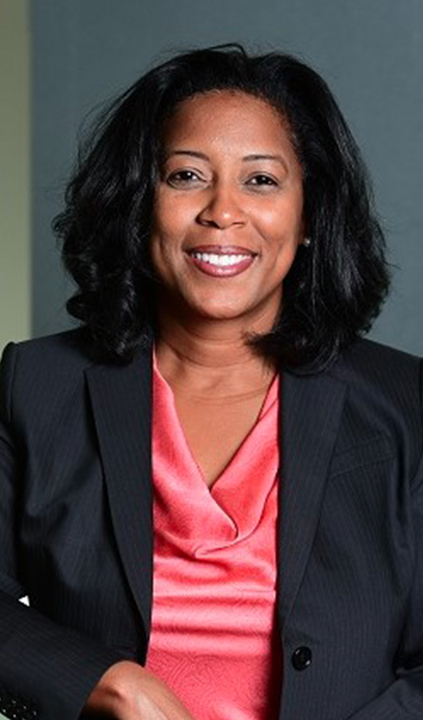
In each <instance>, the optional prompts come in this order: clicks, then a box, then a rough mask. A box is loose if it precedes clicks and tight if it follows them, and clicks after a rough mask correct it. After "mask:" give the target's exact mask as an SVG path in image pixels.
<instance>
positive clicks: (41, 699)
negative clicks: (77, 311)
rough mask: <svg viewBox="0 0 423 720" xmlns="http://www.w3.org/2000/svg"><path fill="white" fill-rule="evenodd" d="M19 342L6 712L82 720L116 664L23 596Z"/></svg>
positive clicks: (6, 541) (8, 356)
mask: <svg viewBox="0 0 423 720" xmlns="http://www.w3.org/2000/svg"><path fill="white" fill-rule="evenodd" d="M15 363H16V348H15V346H14V345H13V344H11V345H9V346H8V347H7V348H6V350H5V352H4V355H3V359H2V362H1V365H0V548H1V552H0V713H2V714H3V715H5V716H6V717H9V718H21V719H22V720H29V719H30V718H31V719H32V720H36V718H40V720H58V718H60V720H76V719H77V718H78V717H79V715H80V713H81V711H82V708H83V706H84V704H85V701H86V698H87V697H88V695H89V694H90V692H91V690H92V688H93V687H94V686H95V685H96V683H97V682H98V680H99V679H100V677H101V676H102V675H103V674H104V672H105V671H106V670H107V668H108V667H110V665H112V664H113V663H114V662H117V661H118V660H120V659H121V656H120V655H119V654H118V653H117V652H115V651H112V650H111V649H109V648H107V647H105V646H102V645H101V644H99V643H97V642H95V641H92V640H91V639H90V638H88V637H85V636H84V635H82V634H78V633H77V632H75V631H73V630H72V629H70V628H67V627H62V626H59V625H57V624H55V623H54V622H52V621H51V620H49V619H48V618H47V617H45V616H43V615H42V614H41V613H39V612H38V611H37V610H35V609H34V608H31V607H27V606H26V605H24V604H22V603H21V602H20V601H19V598H22V597H24V596H25V595H27V592H26V588H25V585H24V583H23V582H22V579H21V577H20V572H19V541H18V537H19V533H18V527H19V490H20V484H21V479H22V474H23V468H24V463H25V448H24V447H20V446H19V441H18V439H17V438H16V437H15V433H14V428H13V381H14V368H15Z"/></svg>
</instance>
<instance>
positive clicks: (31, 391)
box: [0, 330, 92, 417]
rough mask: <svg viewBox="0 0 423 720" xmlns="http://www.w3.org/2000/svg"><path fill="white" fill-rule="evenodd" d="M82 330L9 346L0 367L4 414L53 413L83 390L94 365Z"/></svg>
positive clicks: (0, 387) (0, 388) (0, 392)
mask: <svg viewBox="0 0 423 720" xmlns="http://www.w3.org/2000/svg"><path fill="white" fill-rule="evenodd" d="M86 348H87V343H86V342H85V341H84V336H83V333H82V332H81V331H80V330H72V331H69V332H63V333H58V334H56V335H51V336H48V337H43V338H38V339H35V340H27V341H24V342H20V343H10V344H9V345H8V346H7V347H6V348H5V350H4V352H3V357H2V362H1V367H0V394H1V398H0V400H1V403H0V404H1V408H2V415H3V413H4V412H5V409H6V413H7V415H8V416H15V417H18V416H21V415H22V416H23V415H30V414H31V413H33V412H35V410H34V408H37V412H38V408H41V407H42V408H45V410H46V411H47V409H50V410H51V411H53V408H58V407H60V406H62V405H63V404H64V403H66V402H67V401H68V400H69V398H70V397H71V396H72V395H73V396H74V395H75V392H77V391H79V390H82V389H83V385H84V372H85V370H86V369H87V368H88V367H90V365H92V361H91V360H90V358H89V356H88V353H87V350H86Z"/></svg>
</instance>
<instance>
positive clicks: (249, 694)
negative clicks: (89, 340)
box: [146, 368, 281, 720]
mask: <svg viewBox="0 0 423 720" xmlns="http://www.w3.org/2000/svg"><path fill="white" fill-rule="evenodd" d="M278 404H279V403H278V380H277V379H275V381H274V382H273V383H272V385H271V387H270V389H269V391H268V394H267V397H266V399H265V402H264V404H263V407H262V410H261V413H260V415H259V418H258V421H257V423H256V425H255V426H254V428H253V429H252V431H251V432H250V433H249V435H248V436H247V438H246V439H245V440H244V442H243V444H242V445H241V447H240V448H239V450H238V451H237V453H236V455H235V456H234V457H233V459H232V460H231V462H230V463H229V465H228V466H227V467H226V468H225V470H224V471H223V472H222V474H221V475H220V476H219V478H218V479H217V480H216V481H215V483H214V484H213V487H212V488H211V490H210V489H209V488H208V487H207V485H206V483H205V482H204V479H203V477H202V474H201V470H200V468H199V467H198V465H197V464H196V462H195V460H194V458H193V456H192V454H191V452H190V449H189V447H188V444H187V441H186V438H185V436H184V433H183V431H182V428H181V425H180V423H179V420H178V417H177V414H176V410H175V405H174V399H173V393H172V390H171V388H170V386H169V385H168V384H167V382H166V381H165V380H164V378H163V377H162V376H161V375H160V373H159V371H158V369H157V368H155V370H154V381H153V480H154V529H155V535H154V544H155V545H154V575H153V577H154V586H153V617H152V632H151V637H150V644H149V651H148V658H147V665H146V667H147V668H148V669H149V670H151V671H152V672H154V673H155V674H156V675H157V676H158V677H160V678H161V679H162V680H164V681H165V682H166V683H167V684H168V685H169V686H170V687H171V688H172V690H173V691H174V692H175V693H176V695H177V696H178V697H179V698H180V700H181V701H182V702H183V703H184V704H185V705H186V707H187V708H188V709H189V710H190V712H191V713H192V715H193V716H194V718H195V720H273V719H276V718H277V717H278V710H279V696H280V686H281V662H280V650H279V637H278V631H277V627H276V613H275V593H276V515H277V490H278V468H279V452H278V432H277V427H278Z"/></svg>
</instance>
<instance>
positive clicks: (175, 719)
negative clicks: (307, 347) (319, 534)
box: [86, 91, 304, 720]
mask: <svg viewBox="0 0 423 720" xmlns="http://www.w3.org/2000/svg"><path fill="white" fill-rule="evenodd" d="M303 238H304V227H303V189H302V171H301V166H300V164H299V162H298V160H297V157H296V154H295V151H294V148H293V146H292V143H291V140H290V137H289V132H288V129H287V127H286V124H285V123H284V121H283V119H282V118H281V116H280V115H279V114H278V113H277V112H276V111H275V110H274V109H273V108H272V107H271V106H270V105H268V104H267V103H266V102H264V101H262V100H259V99H257V98H255V97H252V96H249V95H245V94H243V93H239V92H236V93H235V92H229V91H221V92H218V93H217V92H215V93H208V94H205V95H201V96H197V97H195V98H193V99H190V100H188V101H185V102H184V103H183V104H182V105H181V106H180V107H179V109H178V110H177V112H176V113H175V114H174V115H173V117H172V118H171V119H170V120H169V121H168V123H167V125H166V127H165V132H164V162H163V165H162V168H161V175H160V180H159V183H158V187H157V191H156V201H155V209H154V222H153V231H152V236H151V256H152V260H153V263H154V266H155V269H156V272H157V274H158V276H159V278H160V280H161V285H160V290H159V292H158V317H159V325H160V339H159V341H158V342H157V345H156V355H157V362H158V365H159V368H160V371H161V373H162V374H163V375H164V377H165V378H166V380H167V381H168V382H169V383H170V385H171V387H172V388H173V389H174V392H175V398H176V407H177V410H178V413H179V415H180V418H181V422H182V425H183V428H184V430H185V432H186V434H187V437H188V438H189V440H190V443H191V444H192V447H195V449H196V452H198V456H199V457H201V453H202V452H203V451H206V449H205V448H204V447H203V446H204V436H205V435H207V439H208V446H210V444H211V445H213V447H214V454H216V450H215V448H216V447H220V446H222V447H223V449H225V443H224V438H223V437H219V436H218V435H216V436H215V437H213V428H217V431H218V430H219V423H218V422H216V423H215V422H209V425H208V427H207V432H206V433H205V432H204V427H203V426H202V424H201V417H202V416H206V418H207V419H208V420H209V421H210V417H211V416H210V413H211V410H210V405H207V412H205V413H200V417H199V418H198V417H197V418H196V419H195V423H194V424H195V428H193V427H190V417H191V414H192V413H191V409H190V406H189V401H188V403H187V402H186V401H185V400H184V398H186V392H185V391H186V390H187V389H188V388H189V390H190V392H191V393H193V394H195V396H196V407H199V408H200V409H201V398H204V401H205V402H206V401H209V400H210V398H211V397H213V398H216V397H218V398H219V397H220V398H222V406H221V407H220V408H219V416H220V417H222V412H224V406H225V404H227V401H228V399H229V400H230V398H231V396H235V395H237V396H239V395H240V394H242V393H245V389H246V388H248V391H249V392H250V393H251V391H252V390H254V389H255V388H262V387H264V391H265V386H268V384H269V383H270V381H271V378H272V375H273V373H274V369H273V368H272V367H270V366H269V364H268V363H266V362H265V361H264V360H263V359H262V358H260V357H258V356H257V355H256V354H254V353H253V352H252V350H251V348H250V347H249V346H248V345H246V343H245V335H246V332H251V331H257V332H264V331H268V330H269V329H270V328H271V327H272V325H273V323H274V320H275V318H276V315H277V313H278V311H279V307H280V303H281V300H282V287H283V280H284V278H285V277H286V274H287V273H288V271H289V269H290V267H291V265H292V263H293V260H294V258H295V254H296V252H297V249H298V246H299V244H300V243H301V242H302V241H303ZM204 245H208V246H210V245H211V246H218V247H219V248H220V249H222V248H228V247H233V246H237V247H240V246H241V247H243V248H245V249H246V250H247V251H248V252H250V253H252V254H253V256H254V260H253V262H252V263H251V264H250V265H249V267H248V269H247V270H245V271H244V272H242V273H240V274H238V275H235V276H232V277H225V278H222V277H212V276H210V275H208V274H205V273H204V272H202V271H201V270H200V269H199V268H198V267H197V266H196V265H195V264H194V263H193V262H192V258H190V257H189V255H188V254H187V251H189V250H191V249H193V248H196V247H199V246H204ZM184 403H185V404H184ZM256 414H257V413H256V409H255V408H254V407H251V408H247V410H246V412H245V413H244V416H243V422H244V425H245V427H244V426H242V427H239V428H237V430H238V431H239V432H240V434H241V435H243V434H245V432H246V431H247V432H248V427H249V426H251V423H253V422H254V418H255V416H256ZM183 418H185V420H183ZM235 429H236V428H234V431H235ZM210 440H212V442H211V443H210ZM196 443H197V445H196ZM231 452H232V450H231ZM223 460H224V458H223ZM223 464H224V463H223ZM86 710H89V711H91V712H94V713H98V714H104V715H106V716H108V717H113V718H119V719H120V720H193V719H192V716H191V715H190V713H189V711H188V710H187V709H186V708H185V707H184V706H183V705H182V704H181V703H180V701H179V700H178V699H177V698H176V697H175V695H174V694H173V693H172V691H171V690H170V689H169V688H168V687H167V686H166V685H165V684H164V683H162V682H161V681H160V680H159V679H158V678H156V677H154V675H152V674H151V673H150V672H149V671H148V670H146V669H145V668H143V667H141V666H139V665H137V664H135V663H133V662H131V661H126V660H125V661H122V662H119V663H116V664H115V665H113V666H112V667H111V668H110V669H109V670H108V671H107V672H106V673H105V675H104V676H103V677H102V679H101V680H100V682H99V683H98V685H97V686H96V688H95V689H94V691H93V693H92V694H91V696H90V698H89V700H88V703H87V705H86Z"/></svg>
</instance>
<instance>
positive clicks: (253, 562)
mask: <svg viewBox="0 0 423 720" xmlns="http://www.w3.org/2000/svg"><path fill="white" fill-rule="evenodd" d="M370 198H371V194H370V190H369V182H368V179H367V176H366V171H365V168H364V167H363V164H362V161H361V159H360V154H359V151H358V149H357V147H356V145H355V142H354V140H353V138H352V136H351V133H350V131H349V130H348V127H347V125H346V123H345V120H344V119H343V117H342V115H341V113H340V111H339V109H338V107H337V105H336V103H335V101H334V99H333V97H332V95H331V93H330V91H329V90H328V88H327V86H326V84H325V83H324V81H323V80H322V79H321V78H320V77H319V76H318V75H317V74H316V73H315V72H314V71H313V70H311V69H310V68H308V67H307V66H305V65H304V64H303V63H301V62H299V61H298V60H296V59H295V58H292V57H291V56H288V55H284V54H281V53H270V54H267V55H259V56H250V55H248V54H247V53H246V52H245V51H244V49H243V48H241V47H240V46H237V45H235V46H227V47H221V48H210V49H205V50H197V51H194V52H189V53H186V54H182V55H177V56H175V57H174V58H171V59H170V60H169V61H168V62H166V63H164V64H162V65H159V66H158V67H156V68H153V69H152V70H151V71H150V72H149V73H147V74H146V75H145V76H143V77H142V78H140V79H139V80H138V81H137V82H136V83H135V85H133V86H132V87H131V88H129V90H128V91H127V92H126V93H125V94H124V95H123V96H122V97H121V98H119V99H118V100H117V101H116V102H115V103H114V104H113V106H112V108H111V109H110V111H109V112H108V114H106V115H105V116H104V117H103V118H101V120H100V122H99V124H98V126H97V128H96V129H95V132H94V135H93V137H92V139H91V140H90V141H88V143H87V144H86V146H85V147H84V148H83V151H82V153H81V156H80V161H79V164H78V166H77V168H76V170H75V175H74V177H73V179H72V180H71V183H70V185H69V188H68V192H67V197H66V201H67V204H66V207H65V210H64V211H63V213H62V214H61V215H60V216H59V217H58V218H57V219H56V222H55V227H56V230H57V232H58V233H59V235H60V236H61V238H62V240H63V258H64V262H65V265H66V268H67V269H68V271H69V272H70V273H71V275H72V277H73V279H74V280H75V283H76V285H77V290H76V292H75V294H74V296H73V297H72V298H71V299H70V300H69V302H68V309H69V312H70V313H71V314H72V315H73V316H74V317H76V318H78V319H79V320H80V321H81V327H80V328H78V329H77V330H74V331H71V332H69V333H64V334H59V335H57V336H53V337H50V338H42V339H39V340H35V341H31V342H29V343H23V344H19V345H13V344H11V345H9V346H8V348H7V350H6V352H5V356H4V359H3V362H2V365H1V373H2V374H1V377H0V389H1V392H0V542H1V547H2V553H1V557H0V711H1V712H5V714H6V715H7V716H8V717H11V718H14V717H16V716H17V714H19V713H20V714H21V715H22V716H23V715H25V714H27V712H28V708H30V710H31V713H32V714H31V717H38V716H40V717H42V718H43V720H57V719H58V718H60V720H76V719H77V718H79V717H80V718H84V717H86V718H87V720H88V718H89V717H93V716H94V715H95V716H100V717H112V718H117V720H193V719H195V720H228V719H229V718H230V720H235V719H236V720H279V719H282V718H283V720H298V718H301V720H341V719H343V718H349V720H388V719H389V720H391V719H393V718H395V720H408V719H409V718H410V717H422V716H423V665H422V657H423V624H422V613H421V607H422V603H423V592H422V588H423V582H422V578H423V546H422V543H423V514H422V510H421V508H422V507H423V498H420V495H421V494H422V492H423V490H422V488H423V460H422V451H423V447H422V445H423V442H422V436H423V431H422V424H423V423H422V398H421V389H422V383H421V364H420V362H419V361H418V360H417V359H416V358H414V357H411V356H408V355H404V354H402V353H399V352H397V351H394V350H392V349H389V348H385V347H382V346H380V345H377V344H375V343H371V342H369V341H367V340H364V339H362V338H361V337H360V336H361V335H362V334H363V333H364V332H365V330H366V329H368V328H369V326H370V324H371V321H372V319H373V318H374V317H375V316H376V314H377V312H378V310H379V308H380V305H381V302H382V301H383V299H384V297H385V294H386V291H387V287H388V281H389V278H388V272H387V266H386V262H385V257H384V240H383V235H382V232H381V229H380V226H379V224H378V222H377V220H376V218H375V214H374V212H373V209H372V204H371V200H370ZM24 595H28V596H29V597H30V601H31V604H30V607H29V608H28V607H23V606H22V604H21V603H19V602H18V598H19V597H21V596H24ZM81 712H82V715H81ZM25 716H26V715H25Z"/></svg>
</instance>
